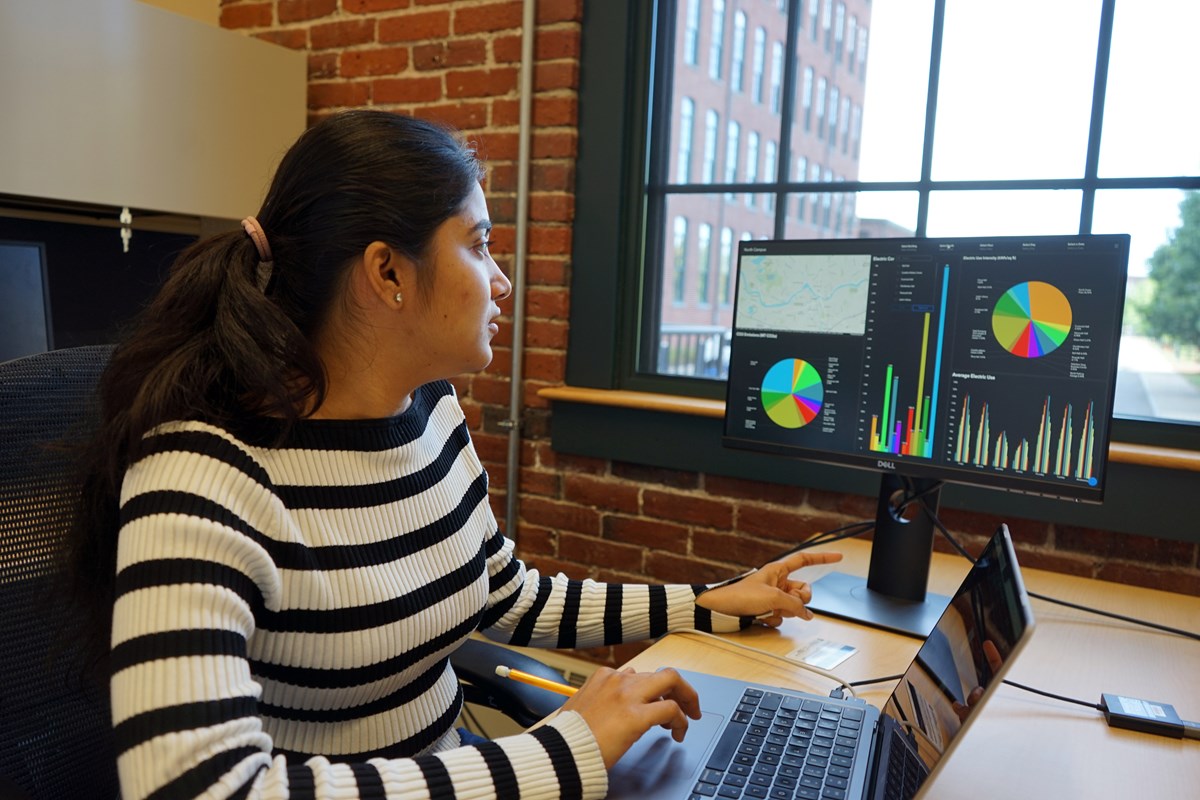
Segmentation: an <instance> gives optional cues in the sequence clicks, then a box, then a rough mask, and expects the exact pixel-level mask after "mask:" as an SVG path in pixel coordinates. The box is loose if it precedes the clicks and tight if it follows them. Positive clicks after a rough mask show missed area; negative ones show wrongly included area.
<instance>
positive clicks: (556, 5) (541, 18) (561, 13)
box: [537, 0, 583, 25]
mask: <svg viewBox="0 0 1200 800" xmlns="http://www.w3.org/2000/svg"><path fill="white" fill-rule="evenodd" d="M537 22H538V24H539V25H547V24H549V23H552V22H583V0H540V2H539V3H538V6H537Z"/></svg>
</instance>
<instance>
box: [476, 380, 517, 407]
mask: <svg viewBox="0 0 1200 800" xmlns="http://www.w3.org/2000/svg"><path fill="white" fill-rule="evenodd" d="M510 384H511V381H509V380H507V379H502V378H498V377H495V376H494V375H492V374H491V373H490V372H488V373H481V374H479V375H476V376H475V378H474V380H472V381H471V394H472V396H473V397H474V399H475V400H477V401H479V402H480V403H491V404H493V405H505V404H507V403H508V396H509V388H508V387H509V385H510Z"/></svg>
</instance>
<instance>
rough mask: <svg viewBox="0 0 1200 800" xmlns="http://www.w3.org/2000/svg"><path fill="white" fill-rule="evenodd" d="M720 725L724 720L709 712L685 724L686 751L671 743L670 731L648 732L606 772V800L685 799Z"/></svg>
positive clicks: (655, 730) (683, 747)
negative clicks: (687, 790) (624, 799)
mask: <svg viewBox="0 0 1200 800" xmlns="http://www.w3.org/2000/svg"><path fill="white" fill-rule="evenodd" d="M724 724H725V717H723V716H721V715H720V714H717V713H715V712H712V711H705V712H704V716H703V717H701V718H700V719H698V720H695V719H691V720H688V730H687V736H686V737H685V739H684V741H685V742H686V744H687V746H686V747H685V746H684V745H682V744H680V743H679V742H676V741H675V740H674V739H672V738H671V732H670V731H666V730H663V729H662V728H651V729H650V730H649V731H648V732H647V733H646V735H645V736H643V737H642V738H641V739H638V740H637V742H636V743H634V745H633V747H631V748H629V750H628V751H627V752H626V753H625V755H623V756H621V760H620V761H618V762H617V763H616V765H614V766H613V768H612V769H611V770H610V771H609V773H608V797H609V798H610V799H611V800H620V798H638V800H645V798H648V797H659V796H660V794H661V796H671V795H678V796H681V797H686V796H687V794H686V789H690V788H691V785H692V783H694V782H695V780H696V775H697V774H698V773H699V769H700V766H701V759H703V758H707V757H708V751H709V750H711V749H712V743H713V740H714V739H715V738H716V736H717V734H718V733H720V732H721V729H722V728H723V727H724ZM673 787H686V788H684V789H675V788H673Z"/></svg>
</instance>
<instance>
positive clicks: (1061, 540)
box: [1054, 525, 1196, 567]
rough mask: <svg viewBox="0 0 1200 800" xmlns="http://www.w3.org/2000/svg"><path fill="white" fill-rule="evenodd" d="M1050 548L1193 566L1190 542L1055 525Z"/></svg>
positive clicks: (1105, 556) (1192, 551) (1194, 554)
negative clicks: (1052, 546) (1052, 545)
mask: <svg viewBox="0 0 1200 800" xmlns="http://www.w3.org/2000/svg"><path fill="white" fill-rule="evenodd" d="M1054 546H1055V548H1056V549H1058V550H1062V551H1068V552H1077V553H1084V554H1087V555H1094V556H1099V557H1100V558H1104V559H1120V560H1121V561H1137V562H1142V563H1145V564H1161V565H1165V566H1171V567H1180V566H1184V567H1190V566H1192V565H1194V564H1195V563H1196V545H1194V544H1192V543H1191V542H1181V541H1176V540H1172V539H1158V538H1155V537H1150V536H1137V535H1134V534H1124V533H1115V532H1113V531H1098V530H1090V529H1088V528H1076V527H1072V526H1068V525H1056V526H1055V529H1054Z"/></svg>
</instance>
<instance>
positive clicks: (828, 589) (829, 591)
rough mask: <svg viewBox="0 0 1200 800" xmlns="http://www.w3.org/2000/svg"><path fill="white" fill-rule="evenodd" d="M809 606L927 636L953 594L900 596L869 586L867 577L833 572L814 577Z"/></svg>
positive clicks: (829, 613)
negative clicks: (913, 597) (909, 598)
mask: <svg viewBox="0 0 1200 800" xmlns="http://www.w3.org/2000/svg"><path fill="white" fill-rule="evenodd" d="M812 593H813V596H812V601H811V602H809V603H808V608H809V609H811V610H812V611H814V612H816V613H818V614H828V615H829V616H831V617H840V618H842V619H847V620H850V621H851V622H859V623H862V624H863V625H870V626H872V627H875V628H883V629H884V630H889V631H893V632H895V633H902V634H904V635H906V636H915V637H917V638H918V639H924V638H925V637H927V636H928V635H929V632H930V631H932V630H933V626H934V625H936V624H937V621H938V619H939V618H940V617H941V616H942V612H943V611H945V610H946V606H947V605H949V604H950V598H949V597H946V596H944V595H940V594H930V593H926V595H925V600H924V602H918V601H915V600H898V599H896V598H894V597H888V596H887V595H885V594H881V593H880V592H876V591H872V590H871V589H868V588H867V579H866V578H859V577H857V576H854V575H847V574H845V573H844V572H830V573H829V574H827V575H824V576H822V577H821V578H818V579H817V580H815V581H813V584H812Z"/></svg>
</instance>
